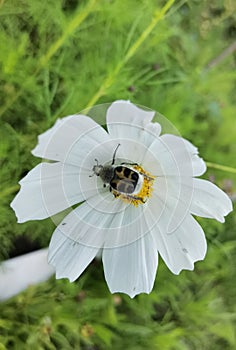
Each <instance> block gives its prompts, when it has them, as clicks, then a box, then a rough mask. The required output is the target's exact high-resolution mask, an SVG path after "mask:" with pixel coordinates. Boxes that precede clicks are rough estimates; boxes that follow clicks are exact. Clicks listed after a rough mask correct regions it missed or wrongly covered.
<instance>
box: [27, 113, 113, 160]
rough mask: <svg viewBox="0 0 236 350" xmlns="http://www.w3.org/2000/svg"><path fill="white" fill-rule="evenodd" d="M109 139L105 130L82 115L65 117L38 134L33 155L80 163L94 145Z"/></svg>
mask: <svg viewBox="0 0 236 350" xmlns="http://www.w3.org/2000/svg"><path fill="white" fill-rule="evenodd" d="M109 139H110V137H109V135H108V134H107V132H106V131H105V130H104V129H103V128H102V127H101V126H100V125H98V124H97V123H96V122H94V121H93V120H92V119H91V118H89V117H86V116H84V115H72V116H69V117H65V118H63V119H62V120H60V121H57V122H56V124H55V125H54V126H53V127H52V128H51V129H49V130H47V131H46V132H45V133H43V134H42V135H40V136H39V143H38V145H37V146H36V148H35V149H34V150H33V151H32V153H33V154H34V155H35V156H38V157H41V158H46V159H50V160H56V161H62V162H67V163H70V164H74V165H80V163H81V162H82V161H83V159H84V158H85V157H86V156H87V154H88V153H89V152H90V151H91V150H92V149H93V148H94V147H96V146H98V145H100V144H102V143H103V142H106V141H108V140H109Z"/></svg>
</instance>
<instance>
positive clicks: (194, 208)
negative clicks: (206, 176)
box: [190, 179, 233, 222]
mask: <svg viewBox="0 0 236 350" xmlns="http://www.w3.org/2000/svg"><path fill="white" fill-rule="evenodd" d="M193 181H194V195H193V200H192V205H191V207H190V211H191V213H192V214H194V215H198V216H202V217H205V218H214V219H216V220H218V221H220V222H224V221H225V218H224V216H226V215H228V213H229V212H231V211H232V210H233V207H232V202H231V200H230V198H229V197H228V196H227V194H226V193H225V192H223V191H222V190H221V189H219V188H218V187H217V186H216V185H214V184H213V183H211V182H210V181H206V180H201V179H194V180H193Z"/></svg>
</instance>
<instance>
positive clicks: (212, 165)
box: [205, 162, 236, 174]
mask: <svg viewBox="0 0 236 350" xmlns="http://www.w3.org/2000/svg"><path fill="white" fill-rule="evenodd" d="M205 163H206V165H207V167H208V168H212V169H219V170H223V171H227V172H228V173H234V174H236V169H235V168H232V167H230V166H226V165H221V164H216V163H211V162H205Z"/></svg>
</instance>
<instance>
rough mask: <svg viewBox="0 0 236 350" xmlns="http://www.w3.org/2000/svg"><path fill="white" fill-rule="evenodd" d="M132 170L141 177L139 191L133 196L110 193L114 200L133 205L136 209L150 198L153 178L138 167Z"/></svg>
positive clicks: (135, 166) (116, 192)
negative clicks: (117, 199)
mask: <svg viewBox="0 0 236 350" xmlns="http://www.w3.org/2000/svg"><path fill="white" fill-rule="evenodd" d="M133 169H134V170H136V171H137V172H138V173H139V174H140V175H141V176H142V177H143V182H142V187H141V189H140V191H139V192H138V193H135V194H132V193H131V194H125V193H120V192H118V191H115V190H113V191H112V193H113V194H114V196H115V198H119V199H121V200H122V201H123V202H125V203H130V204H133V205H134V206H135V207H137V206H138V205H139V204H144V203H145V202H146V201H147V199H148V198H149V197H151V195H152V191H153V182H154V180H155V176H153V175H151V174H150V173H148V172H147V171H145V170H144V169H143V168H142V167H141V166H140V165H134V166H133Z"/></svg>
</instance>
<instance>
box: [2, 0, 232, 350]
mask: <svg viewBox="0 0 236 350" xmlns="http://www.w3.org/2000/svg"><path fill="white" fill-rule="evenodd" d="M235 14H236V5H235V4H234V2H233V1H231V0H221V1H220V0H214V1H206V0H205V1H199V0H191V1H190V0H189V1H181V0H179V1H177V0H176V1H174V0H173V1H171V0H169V1H154V0H141V1H138V0H128V1H123V0H100V1H98V0H97V1H96V0H90V1H89V0H88V1H85V0H84V1H76V0H70V1H69V0H61V1H48V2H43V3H42V2H39V1H37V0H21V1H16V0H13V1H7V0H5V1H4V0H2V1H0V43H1V50H0V71H1V79H0V101H1V103H0V142H1V143H0V164H1V166H0V182H1V188H0V239H1V245H0V259H1V260H3V259H5V258H7V257H9V256H11V255H12V254H13V251H15V250H16V248H18V251H19V252H20V250H19V247H18V245H17V244H18V243H19V242H21V241H22V239H24V240H25V241H27V242H28V241H29V242H30V245H31V246H34V247H45V246H47V245H48V243H49V240H50V237H51V234H52V232H53V229H54V225H53V223H52V222H51V220H50V219H48V220H43V221H39V222H34V221H32V222H29V223H25V224H17V223H16V218H15V215H14V213H13V212H12V210H11V209H10V207H9V203H10V202H11V200H12V199H13V197H14V196H15V194H16V192H17V191H18V188H19V186H18V185H17V183H18V181H19V180H20V179H21V178H22V177H23V176H24V175H25V174H26V173H27V172H28V171H29V170H30V169H31V168H32V167H33V166H35V165H36V164H37V162H38V160H37V159H35V158H34V157H33V156H32V155H31V153H30V151H31V149H32V148H34V146H35V144H36V142H37V135H38V134H39V133H41V132H43V131H45V130H46V129H47V128H48V127H50V126H52V125H53V123H54V122H55V120H56V119H57V118H58V117H63V116H65V115H69V114H74V113H77V112H79V111H81V110H83V109H85V108H87V107H92V106H93V105H94V104H96V103H105V102H111V101H113V100H116V99H130V100H131V101H132V102H134V103H137V104H141V105H144V106H147V107H150V108H152V109H154V110H157V111H159V112H160V113H162V114H163V115H165V116H166V117H167V118H168V119H169V120H170V122H172V123H173V124H174V125H175V127H176V128H177V129H178V131H179V132H180V133H181V135H182V136H183V137H186V138H188V139H189V140H191V141H192V142H193V143H194V144H195V145H196V146H198V148H199V150H200V154H201V156H202V157H203V158H204V159H205V160H207V161H208V162H210V163H217V164H220V165H224V166H226V167H232V168H236V162H235V154H236V143H235V140H236V126H235V102H236V98H235V96H236V91H235V90H236V89H235V81H236V73H235V72H236V70H235V67H236V63H235V52H233V47H234V50H235V34H236V15H235ZM233 45H234V46H233ZM228 48H229V50H228V51H227V49H228ZM230 48H231V50H230ZM204 177H205V178H209V177H211V178H212V177H214V180H215V182H216V184H217V185H218V186H220V187H221V188H223V189H225V190H227V191H228V192H229V194H231V195H234V196H235V191H236V185H235V183H236V175H235V171H234V170H232V171H231V170H230V169H227V168H226V169H225V168H222V169H218V168H217V166H210V167H209V169H208V172H207V173H206V175H204ZM200 223H201V225H202V226H203V227H204V230H205V232H206V236H207V240H208V246H209V249H208V254H207V258H206V259H205V260H204V261H203V262H199V263H197V264H196V269H195V270H194V272H182V273H181V274H180V276H174V275H172V274H171V273H170V272H169V271H168V269H167V268H166V266H165V265H164V264H163V263H162V262H161V263H160V268H159V270H158V274H157V278H156V283H155V288H154V290H153V292H152V293H151V294H150V295H140V296H138V297H136V298H135V299H134V300H131V299H130V298H129V297H127V296H124V295H111V294H110V293H109V291H108V289H107V286H106V283H105V281H104V277H103V272H102V266H101V264H100V263H98V262H97V263H93V264H92V265H91V266H90V267H89V268H88V269H87V270H86V271H85V272H84V274H83V276H82V277H81V278H80V279H79V281H78V282H76V283H74V284H70V283H69V282H67V281H66V280H59V281H56V280H55V279H54V278H52V279H51V280H50V281H49V282H47V283H44V284H42V285H40V286H37V287H31V288H29V289H28V290H27V291H25V292H24V293H22V294H20V295H18V296H17V297H15V298H12V299H11V300H9V301H6V302H4V303H1V304H0V350H1V349H17V350H18V349H19V350H20V349H36V350H38V349H40V350H41V349H49V350H51V349H63V350H64V349H83V350H98V349H99V350H103V349H104V350H106V349H111V348H112V349H116V350H119V349H128V350H133V349H135V350H136V349H138V350H139V349H140V350H142V349H150V350H152V349H162V350H172V349H173V350H178V349H180V350H185V349H186V350H195V349H196V350H199V349H201V350H211V349H212V350H213V349H214V350H221V349H226V350H231V349H232V350H233V349H235V347H236V339H235V337H236V334H235V329H236V297H235V295H236V285H235V282H234V281H235V278H236V267H235V266H236V265H235V258H236V229H235V227H236V218H235V214H234V213H231V214H230V215H229V216H228V217H227V219H226V223H225V224H224V225H222V224H219V223H216V222H214V221H211V220H207V219H201V220H200ZM22 252H23V251H22Z"/></svg>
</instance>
